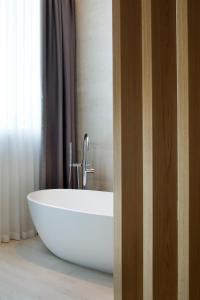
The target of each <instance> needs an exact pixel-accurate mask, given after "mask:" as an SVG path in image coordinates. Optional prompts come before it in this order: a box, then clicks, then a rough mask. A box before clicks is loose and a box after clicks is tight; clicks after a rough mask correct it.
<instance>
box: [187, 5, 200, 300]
mask: <svg viewBox="0 0 200 300" xmlns="http://www.w3.org/2000/svg"><path fill="white" fill-rule="evenodd" d="M199 12H200V1H196V0H190V1H188V47H189V48H188V51H189V143H190V146H189V155H190V157H189V164H190V166H189V171H190V175H189V176H190V177H189V178H190V180H189V182H190V192H189V194H190V204H189V210H190V215H189V218H190V221H189V223H190V229H189V234H190V237H189V241H190V246H189V247H190V248H189V251H190V267H189V275H190V286H189V287H190V300H197V299H200V283H199V278H200V233H199V232H200V17H199Z"/></svg>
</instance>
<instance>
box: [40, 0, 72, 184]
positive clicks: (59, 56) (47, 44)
mask: <svg viewBox="0 0 200 300" xmlns="http://www.w3.org/2000/svg"><path fill="white" fill-rule="evenodd" d="M75 58H76V47H75V3H74V0H42V71H43V78H42V81H43V83H42V88H43V102H42V103H43V104H42V118H43V120H42V149H41V179H40V186H41V188H71V187H75V186H76V182H75V180H74V178H73V176H72V180H71V181H70V182H69V180H70V178H69V163H70V162H69V157H70V153H69V143H72V144H73V151H72V154H73V155H72V156H73V161H75V160H76V150H75V149H76V145H75V132H76V130H75V70H76V68H75Z"/></svg>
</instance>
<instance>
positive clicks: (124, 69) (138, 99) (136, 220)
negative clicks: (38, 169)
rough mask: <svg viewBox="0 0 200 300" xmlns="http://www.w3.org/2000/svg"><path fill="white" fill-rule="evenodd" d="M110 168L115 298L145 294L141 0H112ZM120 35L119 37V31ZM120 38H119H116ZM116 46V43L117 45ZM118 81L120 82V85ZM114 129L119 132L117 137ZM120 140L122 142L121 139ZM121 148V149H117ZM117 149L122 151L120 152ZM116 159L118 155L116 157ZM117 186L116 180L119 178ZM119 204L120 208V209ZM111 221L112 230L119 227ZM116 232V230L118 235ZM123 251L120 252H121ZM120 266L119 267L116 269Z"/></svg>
mask: <svg viewBox="0 0 200 300" xmlns="http://www.w3.org/2000/svg"><path fill="white" fill-rule="evenodd" d="M113 12H114V14H115V16H117V15H118V20H116V21H115V22H114V64H115V66H114V74H115V73H116V72H117V76H116V74H115V75H114V91H115V92H114V94H115V96H114V97H116V99H115V98H114V106H115V105H116V108H117V110H115V114H116V115H115V119H114V128H115V126H116V128H119V129H120V131H119V132H118V133H117V132H116V131H115V138H114V152H115V161H114V168H115V169H114V173H115V180H114V185H115V201H117V203H116V204H115V208H116V210H115V218H116V222H119V224H120V226H121V229H120V230H121V238H122V240H121V241H120V240H118V239H117V232H115V245H116V247H118V246H117V245H118V244H119V243H120V242H121V243H122V244H121V249H120V248H119V247H118V248H117V249H118V251H119V253H118V255H117V256H116V261H117V262H116V265H118V266H120V263H119V260H120V259H121V262H122V274H121V278H120V275H119V274H115V276H116V277H115V278H116V280H117V282H118V284H120V285H121V287H122V288H121V289H119V288H116V291H118V292H119V295H118V294H117V293H115V297H116V299H121V298H120V297H122V299H123V300H133V299H134V300H142V299H143V163H142V161H143V154H142V153H143V145H142V144H143V139H142V125H143V124H142V24H141V17H142V14H141V0H135V1H132V0H127V1H124V0H114V1H113ZM117 36H118V37H117ZM119 38H120V42H119V40H118V39H119ZM117 46H118V47H120V49H117V48H116V47H117ZM118 85H120V87H119V86H118ZM117 134H118V135H120V137H117ZM119 143H121V144H120V145H119ZM117 151H119V152H117ZM120 155H121V157H120ZM118 159H119V160H118ZM116 172H121V173H120V174H117V173H116ZM119 178H121V190H120V188H119V187H118V186H117V185H118V184H120V182H119ZM118 208H120V209H121V212H120V211H119V210H118ZM118 226H119V225H118ZM117 228H119V227H117V226H115V230H117ZM119 238H120V235H119ZM120 255H121V258H120ZM119 270H120V268H118V271H119Z"/></svg>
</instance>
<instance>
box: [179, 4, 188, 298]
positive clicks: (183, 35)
mask: <svg viewBox="0 0 200 300" xmlns="http://www.w3.org/2000/svg"><path fill="white" fill-rule="evenodd" d="M187 14H188V11H187V0H177V96H178V99H177V105H178V106H177V116H178V120H177V121H178V122H177V124H178V300H189V101H188V22H187V19H188V16H187Z"/></svg>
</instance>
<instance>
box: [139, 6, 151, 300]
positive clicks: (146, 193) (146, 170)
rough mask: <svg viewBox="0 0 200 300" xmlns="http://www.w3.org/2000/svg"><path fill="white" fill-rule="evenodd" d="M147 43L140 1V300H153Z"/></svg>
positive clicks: (146, 11) (147, 11)
mask: <svg viewBox="0 0 200 300" xmlns="http://www.w3.org/2000/svg"><path fill="white" fill-rule="evenodd" d="M151 42H152V41H151V1H149V0H142V66H143V67H142V71H143V76H142V84H143V257H144V258H143V260H144V263H143V298H144V300H153V174H152V172H153V153H152V152H153V149H152V146H153V145H152V47H151V46H152V44H151Z"/></svg>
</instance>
